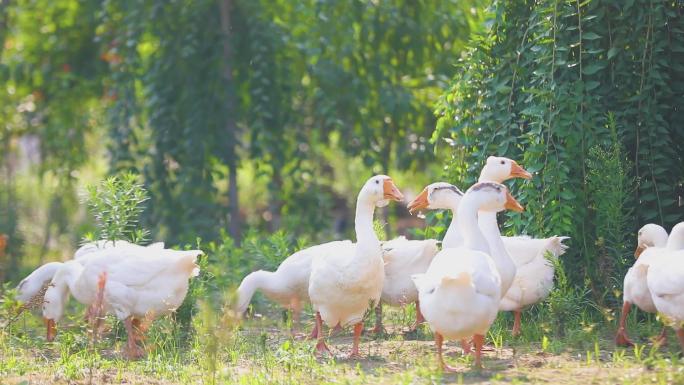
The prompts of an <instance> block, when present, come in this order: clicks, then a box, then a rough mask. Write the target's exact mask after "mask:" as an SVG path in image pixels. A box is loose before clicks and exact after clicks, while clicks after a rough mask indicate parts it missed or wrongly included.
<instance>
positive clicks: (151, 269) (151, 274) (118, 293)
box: [43, 247, 203, 357]
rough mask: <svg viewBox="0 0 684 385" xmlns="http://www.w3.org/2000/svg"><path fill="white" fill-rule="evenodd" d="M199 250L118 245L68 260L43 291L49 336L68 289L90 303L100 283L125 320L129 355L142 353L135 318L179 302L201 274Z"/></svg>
mask: <svg viewBox="0 0 684 385" xmlns="http://www.w3.org/2000/svg"><path fill="white" fill-rule="evenodd" d="M201 254H203V252H202V251H201V250H171V249H157V248H144V247H141V248H130V247H125V248H116V247H115V248H109V249H103V250H100V251H96V252H93V253H92V255H91V257H90V258H89V260H88V263H86V264H85V265H83V264H81V263H79V262H78V261H68V262H66V263H64V265H63V266H62V267H61V268H59V269H58V271H57V272H56V273H55V276H54V278H53V280H52V282H51V287H50V288H48V290H47V291H46V293H45V301H44V305H43V306H44V307H43V314H44V316H45V318H46V321H47V323H48V330H49V332H48V334H49V335H51V336H53V337H54V331H53V332H50V329H53V328H54V323H55V322H56V321H58V320H59V319H60V318H61V317H62V315H63V310H64V302H65V301H66V299H67V297H68V294H69V292H70V293H71V294H72V295H73V296H74V298H75V299H76V300H77V301H78V302H80V303H82V304H84V305H90V304H92V303H93V302H94V301H95V299H96V295H97V292H98V290H97V288H98V284H100V285H103V293H102V294H103V300H104V303H103V305H104V310H105V311H106V312H107V313H109V314H114V315H115V316H116V317H117V318H119V319H120V320H122V321H124V325H125V326H126V331H127V333H128V337H129V338H128V353H129V356H130V357H139V356H140V355H141V353H142V352H141V351H140V350H139V347H138V346H137V343H136V337H135V332H134V330H133V329H134V326H135V325H136V322H137V321H136V320H141V319H143V318H146V317H147V318H154V317H158V316H162V315H165V314H168V313H171V312H173V311H174V310H175V309H176V308H178V306H180V305H181V303H182V302H183V299H184V298H185V295H186V293H187V290H188V285H189V279H190V278H191V277H193V276H196V275H197V274H198V273H199V268H198V266H197V264H196V259H197V257H198V256H199V255H201ZM103 276H104V277H106V279H105V280H104V281H102V279H101V277H103Z"/></svg>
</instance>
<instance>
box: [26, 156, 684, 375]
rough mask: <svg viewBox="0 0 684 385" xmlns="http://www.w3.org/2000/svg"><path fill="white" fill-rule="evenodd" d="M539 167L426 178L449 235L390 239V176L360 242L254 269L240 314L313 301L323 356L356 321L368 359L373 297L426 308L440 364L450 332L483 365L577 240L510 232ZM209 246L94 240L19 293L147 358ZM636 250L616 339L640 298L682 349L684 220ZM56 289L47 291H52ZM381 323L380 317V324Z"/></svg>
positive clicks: (506, 163) (651, 228)
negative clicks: (330, 336)
mask: <svg viewBox="0 0 684 385" xmlns="http://www.w3.org/2000/svg"><path fill="white" fill-rule="evenodd" d="M511 178H524V179H530V178H532V175H531V174H530V173H528V172H527V171H526V170H525V169H523V168H522V167H521V166H520V165H518V164H517V163H516V162H515V161H513V160H511V159H508V158H503V157H494V156H491V157H489V158H488V159H487V161H486V164H485V166H484V167H483V169H482V171H481V173H480V177H479V181H478V183H476V184H474V185H473V186H471V187H470V188H469V189H468V190H467V191H466V192H465V193H463V192H461V191H460V190H459V189H458V188H457V187H456V186H453V185H451V184H448V183H444V182H438V183H433V184H430V185H428V186H426V187H425V188H424V189H423V191H422V192H421V193H420V194H419V195H418V196H417V197H416V198H415V199H414V200H413V201H411V202H410V203H409V204H408V209H409V211H410V212H411V213H415V212H416V211H419V210H450V211H451V212H452V214H453V215H452V219H451V223H450V225H449V227H448V229H447V232H446V234H445V236H444V238H443V239H442V241H441V250H440V248H439V246H438V245H439V242H438V241H437V240H434V239H426V240H407V239H406V238H404V237H399V238H396V239H393V240H390V241H385V242H382V241H380V240H379V239H378V237H377V235H376V233H375V231H374V228H373V214H374V211H375V207H383V206H386V205H387V204H388V203H389V202H390V201H402V200H403V199H404V197H403V195H402V193H401V192H400V191H399V189H398V188H397V187H396V186H395V184H394V182H393V181H392V179H391V178H390V177H388V176H386V175H376V176H373V177H371V178H370V179H369V180H368V181H366V183H365V184H364V185H363V187H362V188H361V191H360V192H359V194H358V198H357V203H356V214H355V226H354V228H355V233H356V242H352V241H350V240H344V241H333V242H329V243H325V244H320V245H315V246H312V247H309V248H306V249H303V250H300V251H298V252H296V253H294V254H292V255H291V256H290V257H288V258H287V259H285V260H284V261H283V262H282V263H281V264H280V266H279V267H278V269H277V270H276V271H274V272H268V271H262V270H259V271H255V272H253V273H251V274H249V275H247V276H246V277H245V278H244V279H243V280H242V283H241V284H240V286H239V288H238V293H237V298H238V301H237V309H236V310H237V311H238V312H239V313H240V314H242V313H244V312H245V311H246V310H247V307H248V306H249V303H250V301H251V299H252V297H253V295H254V293H255V292H256V291H257V290H260V291H261V292H262V293H263V294H264V295H265V296H266V297H267V298H269V299H271V300H272V301H275V302H277V303H279V304H280V305H281V306H283V307H285V308H287V309H290V310H291V311H292V313H293V318H294V319H295V324H298V323H299V315H300V313H301V311H302V308H303V306H304V305H305V304H307V303H310V304H311V306H312V308H313V310H314V312H315V324H314V327H313V330H312V332H311V335H310V336H311V338H314V339H316V340H317V343H316V346H315V351H314V353H315V354H316V355H325V354H330V355H332V353H331V351H330V349H329V348H328V346H327V345H326V343H325V337H324V333H323V326H324V324H326V325H327V326H329V327H335V328H340V327H344V326H348V325H353V330H354V339H353V345H352V350H351V353H350V357H359V356H360V353H359V342H360V337H361V334H362V332H363V318H364V315H365V314H366V313H367V311H368V310H369V308H370V306H372V305H373V304H375V305H377V306H376V314H377V316H378V317H377V320H380V319H381V318H380V315H381V314H380V313H381V311H382V307H381V306H382V304H387V305H390V306H404V305H406V304H408V303H415V305H416V320H415V322H414V324H413V325H412V327H411V329H415V328H416V327H417V326H418V325H420V324H421V323H423V322H427V324H428V325H429V327H430V329H431V330H432V332H433V333H434V336H435V344H436V349H437V356H438V362H439V365H440V368H441V369H442V370H444V371H454V370H456V369H455V368H453V367H450V366H448V365H447V364H446V363H445V362H444V359H443V355H442V344H443V341H444V339H449V340H458V341H460V342H461V344H462V346H463V349H464V351H466V352H468V353H470V352H471V349H470V346H471V344H472V345H474V348H475V349H474V357H475V360H474V361H475V365H476V366H478V367H479V366H481V354H482V347H483V344H484V340H485V336H486V333H487V331H488V329H489V328H490V326H491V324H492V323H493V322H494V320H495V318H496V316H497V314H498V313H499V312H500V311H513V312H514V314H515V317H514V319H515V322H514V326H513V331H512V332H513V334H514V335H515V334H519V333H520V318H521V317H520V314H521V311H522V310H523V309H524V308H526V307H527V306H529V305H532V304H535V303H537V302H540V301H542V300H544V299H545V298H546V297H547V296H548V294H549V293H550V291H551V290H552V288H553V278H554V267H553V266H554V264H553V261H552V260H553V259H555V258H557V257H558V256H560V255H562V254H563V253H564V252H565V250H566V246H565V245H564V244H563V241H564V240H565V239H567V237H559V236H554V237H550V238H532V237H529V236H515V237H505V236H501V233H500V231H499V226H498V223H497V217H496V216H497V213H498V212H500V211H503V210H513V211H523V207H522V206H521V205H520V204H519V203H518V202H517V201H516V200H515V198H513V196H512V195H511V194H510V192H509V191H508V188H507V187H506V186H505V185H503V184H501V183H503V182H504V181H505V180H507V179H511ZM201 254H202V251H201V250H187V251H177V250H172V249H166V248H165V247H164V244H163V243H155V244H152V245H149V246H138V245H134V244H131V243H128V242H124V241H117V242H116V243H112V242H109V241H107V242H105V241H100V242H94V243H90V244H87V245H85V246H83V247H81V248H80V249H79V250H78V251H77V252H76V254H75V255H74V259H73V260H70V261H67V262H64V263H61V262H51V263H48V264H45V265H43V266H41V267H39V268H38V269H36V270H35V271H34V272H33V273H31V274H30V275H29V276H28V277H26V278H25V279H24V280H22V281H21V283H20V284H19V287H18V293H19V294H18V299H19V300H21V301H24V302H29V303H30V302H32V301H36V299H37V300H38V301H42V311H43V317H44V319H45V322H46V325H47V339H48V340H50V341H51V340H52V339H54V337H55V333H56V327H55V324H56V322H58V321H59V320H60V319H61V318H62V316H63V313H64V308H65V305H66V301H67V300H68V296H69V293H71V295H72V296H73V297H74V298H75V299H76V300H77V301H78V302H80V303H82V304H84V305H87V306H90V307H91V308H89V312H93V310H92V307H93V306H94V305H99V306H101V310H102V311H103V312H105V313H107V314H111V315H115V316H116V317H118V318H119V319H121V320H123V321H124V324H125V326H126V330H127V333H128V346H127V352H128V355H129V357H132V358H137V357H140V356H142V355H143V354H144V350H143V349H141V347H140V345H139V344H138V342H140V341H141V339H142V334H143V333H144V330H143V329H144V327H143V323H142V320H143V319H148V320H149V319H154V318H155V317H158V316H161V315H164V314H168V313H170V312H172V311H174V310H175V309H176V308H177V307H178V306H180V304H181V303H182V302H183V299H184V298H185V295H186V293H187V290H188V281H189V279H190V278H191V277H192V276H194V275H197V273H198V267H197V265H196V258H197V257H198V256H199V255H201ZM635 255H636V256H637V257H638V259H637V261H636V263H635V264H634V266H633V267H632V268H631V269H630V270H629V272H628V273H627V275H626V277H625V282H624V306H623V314H622V316H621V317H620V325H619V329H618V334H617V337H616V342H617V343H618V344H631V341H630V340H629V338H628V337H627V333H626V331H625V319H626V316H627V313H628V312H629V310H630V307H631V305H632V304H635V305H637V306H638V307H639V308H640V309H642V310H644V311H647V312H659V313H660V314H662V315H664V317H663V318H664V319H666V320H668V322H670V323H671V325H672V326H673V327H674V328H675V329H676V330H677V335H678V337H679V340H680V342H681V343H682V346H684V331H682V329H680V328H679V325H680V324H681V323H682V322H684V258H683V257H684V223H680V224H678V225H677V226H675V227H674V228H673V230H672V232H671V234H670V235H669V237H668V235H667V233H666V232H665V230H664V229H663V228H662V227H660V226H658V225H654V224H649V225H646V226H644V227H643V228H642V229H641V230H640V231H639V234H638V249H637V252H636V253H635ZM45 288H47V289H45ZM381 330H382V324H381V323H376V331H381Z"/></svg>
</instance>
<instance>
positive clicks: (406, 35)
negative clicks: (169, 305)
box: [0, 0, 684, 299]
mask: <svg viewBox="0 0 684 385" xmlns="http://www.w3.org/2000/svg"><path fill="white" fill-rule="evenodd" d="M683 12H684V5H682V2H679V1H663V0H649V1H646V0H630V1H621V0H613V1H598V0H596V1H558V0H557V1H549V0H543V1H484V0H453V1H428V0H425V1H409V0H387V1H384V0H383V1H356V0H355V1H323V0H316V1H314V0H302V1H288V0H271V1H266V0H249V1H248V0H213V1H209V0H177V1H151V0H119V1H109V0H105V1H102V0H100V1H93V0H79V1H76V0H0V148H1V149H0V175H1V176H0V233H3V234H6V235H7V236H8V239H9V242H8V247H7V250H6V253H5V254H4V256H1V257H2V261H0V263H2V266H1V267H0V268H1V269H3V271H4V273H5V277H7V278H9V279H11V280H13V281H16V280H17V279H19V278H20V277H21V276H22V274H24V273H25V272H26V269H27V268H29V267H34V266H36V265H37V264H38V263H39V262H44V261H48V260H54V259H64V258H69V257H70V256H71V254H72V252H73V250H74V248H75V247H76V246H77V245H78V243H79V242H80V240H81V239H82V238H83V236H84V235H85V234H87V233H88V232H90V231H93V228H94V227H93V218H92V217H91V216H90V215H89V214H88V212H87V210H86V207H85V204H84V203H82V200H83V197H84V195H85V194H86V193H85V191H86V188H85V187H86V186H87V185H89V184H93V183H97V182H98V181H100V180H102V179H104V178H106V177H107V176H109V175H115V174H118V173H120V172H122V171H130V172H132V173H134V174H136V175H138V176H139V181H140V182H141V183H143V185H144V187H145V188H146V189H147V191H148V192H149V200H147V201H146V205H145V211H144V212H143V215H142V226H143V227H144V228H146V229H149V230H150V231H151V235H150V238H151V239H153V240H164V241H166V242H167V243H168V244H180V243H194V242H196V239H197V238H198V237H199V238H201V239H202V240H203V241H208V242H211V246H210V249H211V251H212V253H214V252H215V253H217V255H221V257H220V258H218V257H215V256H214V257H212V254H211V253H210V261H209V262H210V263H211V262H212V261H213V259H216V258H218V259H216V260H215V261H213V262H215V263H219V264H221V266H219V268H217V269H216V273H217V275H218V273H220V272H221V271H223V272H224V273H225V271H226V270H227V269H231V272H230V274H229V275H230V276H231V280H232V281H234V280H235V279H239V278H241V275H242V274H243V273H244V272H245V271H248V270H249V269H251V268H253V267H256V266H258V267H263V268H267V267H273V266H277V263H278V262H279V261H280V260H282V259H283V258H284V257H286V254H287V253H289V252H291V251H292V250H294V249H296V248H297V246H301V245H303V244H306V243H311V242H314V241H319V240H321V241H323V240H331V239H334V238H341V237H348V236H350V235H351V230H352V229H353V226H352V223H353V212H354V211H353V205H354V203H355V199H356V193H357V190H358V188H359V186H360V184H361V183H362V181H363V180H365V179H366V178H367V177H369V176H370V175H371V174H373V173H385V174H389V175H391V176H392V177H393V178H394V179H395V180H396V181H397V185H398V186H399V187H400V188H402V190H403V191H404V192H405V193H406V195H407V197H409V198H410V197H411V196H412V195H414V194H416V193H418V192H419V190H420V189H421V188H422V187H423V186H424V185H426V184H427V183H430V182H433V181H435V180H440V179H441V180H447V181H450V182H453V183H456V184H457V185H459V186H460V187H462V188H464V189H465V188H467V187H468V185H469V184H470V183H472V182H473V181H474V180H475V179H476V177H477V174H478V169H479V167H481V165H482V164H483V162H484V160H485V159H486V156H487V155H501V156H508V157H511V158H513V159H516V160H518V161H519V162H520V163H522V164H523V165H524V166H525V167H526V168H527V169H528V170H530V171H532V172H534V173H535V178H534V179H533V180H532V181H531V182H524V183H521V182H520V181H516V182H514V183H513V185H514V187H513V191H514V193H515V194H516V195H517V196H518V197H519V198H520V200H521V201H522V202H523V203H524V204H525V205H526V206H527V208H528V210H527V211H526V212H525V213H523V214H520V215H518V214H514V215H508V214H507V215H506V219H507V220H506V226H507V227H506V229H505V231H506V232H511V233H528V234H531V235H535V236H548V235H554V234H557V235H568V236H571V237H572V239H571V241H570V242H569V244H570V246H571V249H570V250H569V252H568V253H567V254H566V256H565V257H564V260H563V263H564V264H565V267H566V270H567V272H568V280H569V282H573V283H575V284H578V285H583V283H585V282H586V283H587V286H588V287H589V288H590V289H591V290H592V291H593V292H594V294H596V297H599V298H609V299H610V298H613V297H615V296H617V295H619V293H616V294H610V293H615V290H616V288H619V287H621V279H622V274H623V273H624V269H625V267H626V266H628V265H629V264H631V262H630V261H631V256H630V253H631V249H632V247H633V245H634V236H633V234H634V232H635V230H636V229H637V228H638V227H639V226H640V225H642V224H643V223H646V222H655V223H660V224H663V225H665V226H666V228H667V229H668V230H669V228H670V227H671V226H672V225H673V224H674V223H676V222H679V221H682V220H684V207H682V199H684V198H682V196H684V192H683V190H684V188H683V187H682V185H683V183H684V171H683V170H684V115H683V114H682V111H681V101H682V100H684V99H682V96H684V19H683V17H682V13H683ZM382 215H384V218H383V221H386V222H388V225H387V226H386V227H385V230H386V231H387V233H388V234H387V235H388V236H390V237H392V236H396V235H397V234H405V233H407V232H409V231H408V229H409V228H415V227H418V228H420V227H423V226H424V224H423V222H422V221H420V220H417V219H415V218H411V217H409V216H408V213H407V212H406V210H405V209H404V208H403V207H401V206H400V205H393V206H391V207H390V208H389V209H388V210H387V211H385V212H383V214H382ZM446 219H447V218H444V217H442V216H441V215H439V216H437V217H430V223H432V224H434V223H437V224H439V223H444V221H445V220H446ZM439 228H440V227H439V226H437V227H435V229H437V230H435V231H436V232H438V231H439ZM274 232H275V235H273V236H269V235H268V234H271V233H274ZM409 233H410V232H409ZM412 234H413V235H414V236H419V237H420V236H423V233H416V232H413V233H412ZM428 235H430V236H435V234H434V233H429V234H428ZM241 244H242V247H241V248H238V245H241ZM273 250H276V252H274V251H273ZM281 254H282V255H281ZM247 261H248V263H247ZM223 264H228V265H230V266H223ZM233 268H234V269H233ZM233 275H234V277H233ZM233 278H234V279H233ZM233 283H234V282H233Z"/></svg>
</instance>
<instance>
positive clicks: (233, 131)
mask: <svg viewBox="0 0 684 385" xmlns="http://www.w3.org/2000/svg"><path fill="white" fill-rule="evenodd" d="M218 2H219V10H220V15H221V34H222V35H223V39H222V40H223V66H224V67H223V77H224V81H225V84H226V88H227V90H228V94H227V97H226V111H227V119H226V123H225V124H226V127H225V134H226V137H227V142H228V148H227V149H226V157H225V159H226V163H227V165H228V169H229V173H228V208H229V215H228V230H229V232H230V236H231V237H233V240H235V242H236V243H237V244H238V245H239V244H240V206H239V202H238V186H237V163H238V162H237V159H236V151H235V147H236V145H237V143H236V139H237V124H236V122H235V116H234V112H235V90H234V85H233V69H232V66H231V60H232V49H231V48H232V47H231V45H230V43H231V42H230V39H231V35H232V33H231V29H232V25H231V21H230V12H231V8H232V5H233V4H232V1H231V0H218Z"/></svg>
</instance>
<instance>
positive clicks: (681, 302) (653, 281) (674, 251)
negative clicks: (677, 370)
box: [639, 222, 684, 349]
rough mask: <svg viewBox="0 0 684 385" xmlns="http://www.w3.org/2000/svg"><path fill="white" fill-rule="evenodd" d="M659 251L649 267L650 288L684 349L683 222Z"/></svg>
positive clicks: (675, 227) (654, 300) (647, 277)
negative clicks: (663, 249) (663, 248)
mask: <svg viewBox="0 0 684 385" xmlns="http://www.w3.org/2000/svg"><path fill="white" fill-rule="evenodd" d="M648 251H649V249H646V250H645V251H644V252H643V254H646V253H647V252H648ZM643 254H642V255H643ZM660 254H661V255H660V257H659V258H658V259H657V260H656V261H654V262H653V263H652V264H651V266H650V268H648V273H647V276H646V281H647V283H648V289H649V290H650V291H651V297H652V299H653V303H654V304H655V307H656V310H657V311H658V314H660V315H661V316H662V318H663V319H664V321H665V323H666V324H669V325H671V326H672V328H673V329H674V330H675V332H676V333H677V339H678V340H679V344H680V345H681V348H682V349H684V329H683V328H682V327H683V326H684V222H680V223H678V224H677V225H675V226H674V227H673V228H672V231H671V232H670V236H669V237H668V239H667V245H666V246H665V251H664V252H662V253H660ZM639 259H641V258H639Z"/></svg>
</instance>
